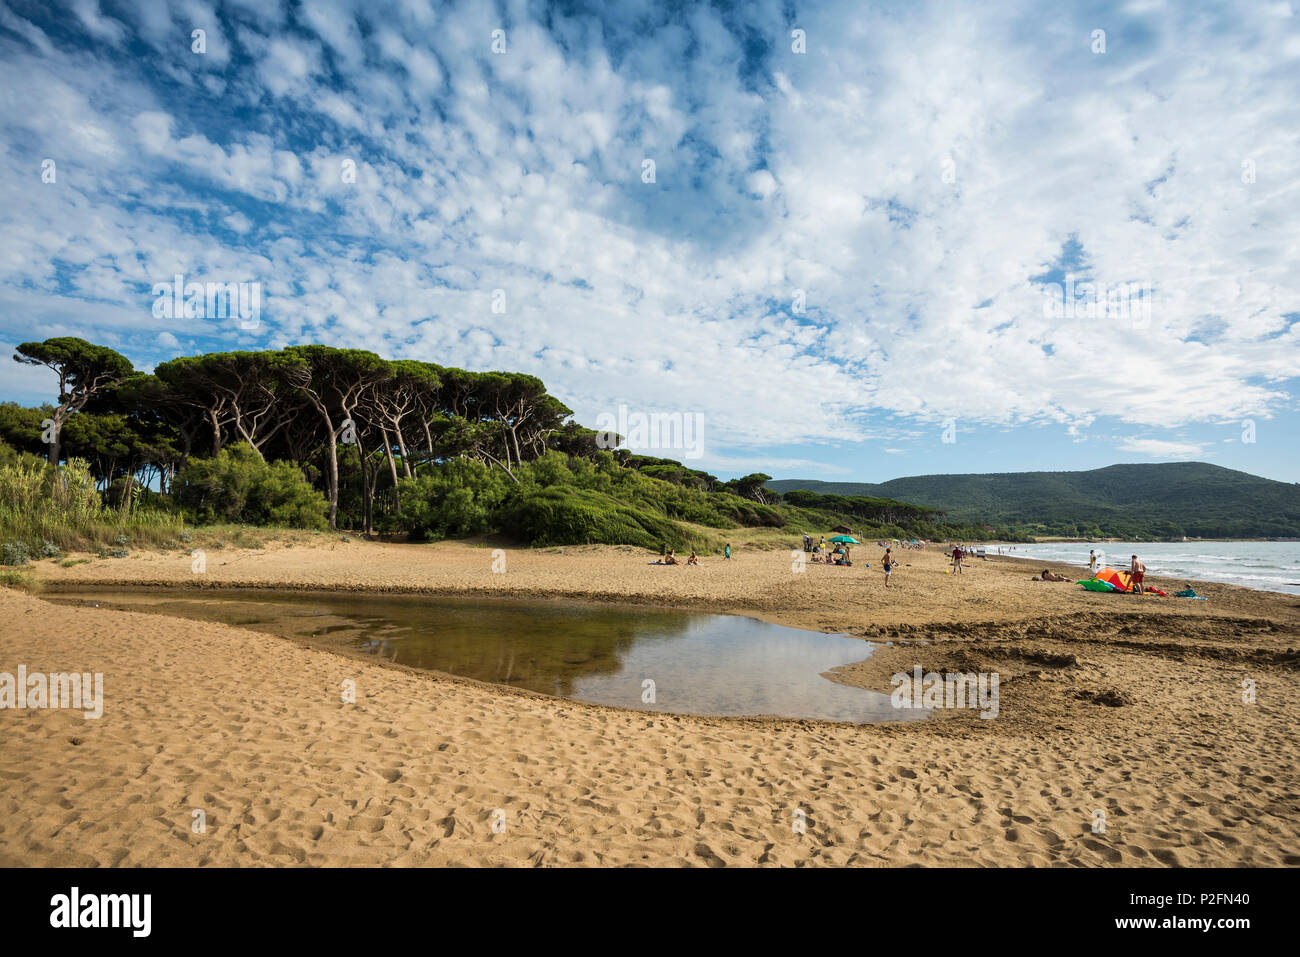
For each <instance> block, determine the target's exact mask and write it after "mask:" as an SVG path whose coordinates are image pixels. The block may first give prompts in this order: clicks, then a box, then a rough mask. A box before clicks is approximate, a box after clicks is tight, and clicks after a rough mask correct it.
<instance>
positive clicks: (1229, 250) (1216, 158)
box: [0, 0, 1300, 482]
mask: <svg viewBox="0 0 1300 957" xmlns="http://www.w3.org/2000/svg"><path fill="white" fill-rule="evenodd" d="M196 31H201V32H197V33H196ZM1297 262H1300V2H1296V3H1288V2H1262V3H1236V2H1234V3H1225V4H1210V3H1195V2H1181V3H1170V4H1164V3H1160V2H1154V0H1134V2H1128V3H1077V4H1076V3H1062V4H1053V5H1051V6H1050V7H1046V6H1044V5H1043V4H1041V3H1037V2H1024V3H1020V2H994V3H987V4H978V5H976V4H957V3H928V2H924V0H921V2H906V3H896V4H894V3H879V4H870V5H868V4H863V3H860V2H846V3H832V2H821V3H795V2H757V3H752V4H726V5H724V6H711V5H707V4H677V3H673V4H664V3H649V2H639V3H638V2H619V3H615V4H608V3H592V4H556V5H550V4H542V3H517V2H502V3H490V2H472V3H469V2H467V3H446V4H443V3H428V2H415V0H412V2H403V3H390V2H386V0H364V2H360V0H357V2H353V0H311V2H309V3H298V2H293V3H288V2H285V0H229V2H225V3H217V2H214V0H175V2H151V0H132V2H129V3H116V2H112V0H0V352H3V353H11V351H12V348H13V346H14V345H16V344H17V343H20V342H24V341H29V340H39V339H44V338H48V337H51V336H65V335H72V336H81V337H83V338H86V339H89V340H91V341H94V342H98V343H102V344H104V345H108V346H111V347H113V348H115V349H117V350H118V351H120V352H122V353H123V354H124V355H126V356H127V357H128V358H130V359H131V361H132V362H133V363H135V365H136V366H137V368H142V369H150V368H152V367H153V366H154V365H155V364H156V363H158V362H161V361H164V360H166V359H170V358H173V357H175V356H178V355H186V354H196V353H200V352H208V351H226V350H233V349H262V348H279V347H282V346H285V345H289V344H294V343H302V342H323V343H327V344H330V345H337V346H344V347H353V348H365V349H370V350H373V351H375V352H377V353H379V354H380V355H383V356H386V357H390V358H415V359H423V360H427V361H432V362H437V363H439V364H442V365H451V366H460V367H462V368H468V369H480V370H483V369H504V370H512V371H520V372H527V373H530V374H532V375H536V376H538V377H539V378H541V379H542V380H543V381H544V382H545V383H546V384H547V387H548V388H549V390H550V391H551V392H552V393H553V394H555V395H556V396H558V397H559V398H560V399H561V400H562V401H564V402H565V403H566V404H567V405H568V406H569V407H570V408H572V409H573V410H574V412H575V418H576V419H577V420H578V421H579V422H581V423H583V424H585V425H588V426H592V427H596V425H597V421H598V418H599V417H601V416H617V415H618V414H619V411H620V409H622V410H623V411H624V412H625V414H627V415H630V416H634V417H635V416H637V415H641V416H648V415H651V414H654V413H661V414H678V413H680V414H681V415H683V416H689V417H690V421H692V422H694V423H696V424H697V428H698V433H697V435H696V436H695V438H697V439H698V440H699V441H698V442H697V443H693V444H690V445H688V446H687V447H685V448H684V449H683V443H681V442H677V443H673V442H664V443H661V445H665V446H667V447H660V448H647V449H643V451H646V452H648V453H649V454H656V455H662V456H664V457H669V458H679V459H687V460H688V464H690V465H691V466H692V467H696V468H704V469H707V470H708V471H711V472H713V473H715V474H717V475H719V476H721V477H724V478H727V477H734V476H737V475H742V474H746V473H750V472H754V471H762V472H766V473H768V474H770V475H772V476H774V477H777V478H809V479H822V480H827V481H867V482H877V481H884V480H887V479H890V478H895V477H899V476H904V475H917V474H928V473H935V472H1005V471H1021V470H1039V469H1048V470H1074V469H1086V468H1096V467H1101V466H1105V465H1110V464H1114V463H1116V462H1163V461H1187V460H1200V461H1207V462H1213V463H1216V464H1219V465H1223V466H1225V467H1229V468H1236V469H1241V470H1244V471H1248V472H1252V473H1255V474H1259V475H1264V476H1267V477H1270V478H1274V479H1279V480H1282V481H1288V482H1296V481H1300V452H1298V451H1297V442H1296V440H1295V436H1296V435H1297V434H1298V433H1300V409H1298V408H1297V395H1298V392H1297V389H1298V385H1300V325H1297V320H1300V268H1297ZM177 275H181V276H183V277H185V279H184V281H185V282H199V283H205V282H212V283H248V284H250V285H249V286H248V287H246V288H247V289H249V290H253V289H255V290H256V292H257V296H258V298H257V300H256V305H257V309H256V310H254V311H252V312H249V313H248V314H247V315H246V316H244V317H242V318H241V317H239V316H234V317H228V316H225V315H220V314H217V315H213V314H210V313H211V312H212V310H210V309H209V310H206V311H205V310H204V309H200V310H198V312H199V314H198V315H188V316H187V315H185V314H184V310H182V312H181V314H179V315H172V314H171V311H170V310H168V309H162V308H160V305H161V303H162V302H163V301H164V300H166V299H167V296H166V294H165V293H162V292H161V289H162V286H161V284H165V283H172V282H174V277H175V276H177ZM1098 292H1100V299H1101V303H1102V304H1101V306H1100V307H1098V306H1097V304H1096V301H1095V299H1093V298H1091V297H1093V296H1094V295H1095V294H1097V293H1098ZM1107 296H1109V297H1110V302H1109V305H1107ZM1089 303H1091V307H1089ZM1121 305H1122V306H1123V307H1124V308H1123V309H1121V308H1120V307H1121ZM0 371H2V372H3V375H2V376H0V400H16V401H20V402H23V403H35V402H39V401H48V400H49V399H51V398H53V395H54V392H55V391H56V390H55V389H54V387H53V379H52V376H50V375H49V374H47V373H45V372H43V371H42V370H38V369H35V368H31V367H27V366H21V365H19V364H17V363H12V362H8V361H6V362H5V364H4V365H3V366H0ZM683 452H685V453H686V454H683Z"/></svg>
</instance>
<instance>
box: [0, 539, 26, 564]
mask: <svg viewBox="0 0 1300 957" xmlns="http://www.w3.org/2000/svg"><path fill="white" fill-rule="evenodd" d="M29 558H31V553H30V552H29V551H28V550H27V546H26V545H24V544H23V543H22V542H5V543H4V544H3V545H0V565H26V564H27V560H28V559H29Z"/></svg>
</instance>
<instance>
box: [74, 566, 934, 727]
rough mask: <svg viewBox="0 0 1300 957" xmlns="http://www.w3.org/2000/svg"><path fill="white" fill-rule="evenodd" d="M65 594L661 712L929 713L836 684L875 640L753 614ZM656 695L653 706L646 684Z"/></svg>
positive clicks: (837, 716) (411, 600)
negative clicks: (837, 671) (840, 670)
mask: <svg viewBox="0 0 1300 957" xmlns="http://www.w3.org/2000/svg"><path fill="white" fill-rule="evenodd" d="M49 598H50V600H52V601H65V602H76V603H80V602H84V601H91V602H96V603H98V604H102V605H108V606H111V607H117V608H127V609H130V610H133V611H149V612H156V613H160V614H167V615H174V616H178V617H183V618H196V619H201V620H206V621H219V622H223V623H225V624H231V625H239V626H241V627H246V628H253V629H256V630H258V631H265V632H269V633H271V634H276V635H282V636H286V637H296V638H310V639H316V640H317V641H319V639H321V638H327V639H329V640H330V641H331V642H334V643H337V644H339V645H344V646H351V647H353V648H356V649H360V650H363V651H365V652H368V653H370V654H374V655H376V656H378V657H382V658H386V659H389V660H391V661H394V662H397V663H398V664H403V665H408V666H410V667H413V668H425V669H434V670H437V671H445V672H449V673H451V674H457V675H463V676H466V677H469V678H476V679H478V680H480V681H490V682H495V683H498V684H508V685H513V686H514V687H518V688H526V689H528V690H530V691H539V692H544V693H546V694H553V695H559V696H561V697H565V698H576V699H578V700H581V701H590V702H594V703H597V704H609V705H616V706H618V707H623V708H636V709H642V710H648V711H665V712H675V713H684V714H714V715H779V716H781V717H788V718H823V719H830V720H839V721H898V720H914V719H916V718H920V717H924V714H923V713H917V712H909V711H896V710H894V708H893V707H892V706H891V704H890V700H889V696H888V695H886V694H880V693H877V692H872V691H865V690H862V689H860V688H851V687H848V686H845V685H840V684H836V683H835V682H832V681H830V680H828V679H827V678H825V677H823V674H824V673H825V672H827V671H829V670H831V669H833V668H836V667H839V666H841V665H845V664H849V663H851V662H855V661H861V660H862V659H864V658H866V657H868V656H869V655H870V653H871V649H870V646H869V645H867V644H866V643H865V642H862V641H859V640H857V639H854V638H847V637H844V636H842V635H823V634H819V633H818V632H812V631H802V630H800V629H797V628H786V627H783V626H781V625H772V624H768V623H767V622H762V621H757V620H755V619H752V618H741V617H737V616H734V615H716V614H706V613H699V612H683V611H665V610H659V609H654V608H642V607H638V606H633V605H604V604H586V603H577V602H566V603H559V602H553V601H505V600H496V599H484V598H459V597H441V596H439V597H428V596H414V595H403V596H388V595H361V596H359V595H347V594H339V593H330V592H325V593H321V592H313V593H307V592H267V591H262V590H249V591H235V590H227V591H221V592H212V591H207V590H205V591H203V592H188V593H187V592H184V591H177V590H175V589H126V590H124V589H120V588H119V589H113V590H93V591H92V590H79V591H75V592H71V591H69V592H58V593H56V594H52V595H49ZM647 680H649V681H652V682H653V685H654V701H653V702H648V701H643V700H642V699H643V696H644V695H645V694H646V684H645V683H646V681H647Z"/></svg>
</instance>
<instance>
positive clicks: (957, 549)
mask: <svg viewBox="0 0 1300 957" xmlns="http://www.w3.org/2000/svg"><path fill="white" fill-rule="evenodd" d="M952 573H953V574H954V575H960V574H961V546H960V545H956V546H954V547H953V550H952Z"/></svg>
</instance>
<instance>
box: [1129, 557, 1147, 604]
mask: <svg viewBox="0 0 1300 957" xmlns="http://www.w3.org/2000/svg"><path fill="white" fill-rule="evenodd" d="M1128 573H1129V579H1130V581H1131V582H1132V587H1133V590H1134V591H1135V592H1137V593H1138V594H1139V595H1140V594H1142V582H1143V580H1144V579H1145V578H1146V577H1147V567H1146V566H1145V565H1143V564H1142V563H1141V562H1140V561H1138V557H1137V556H1136V555H1134V556H1133V562H1132V564H1131V565H1129V570H1128Z"/></svg>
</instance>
